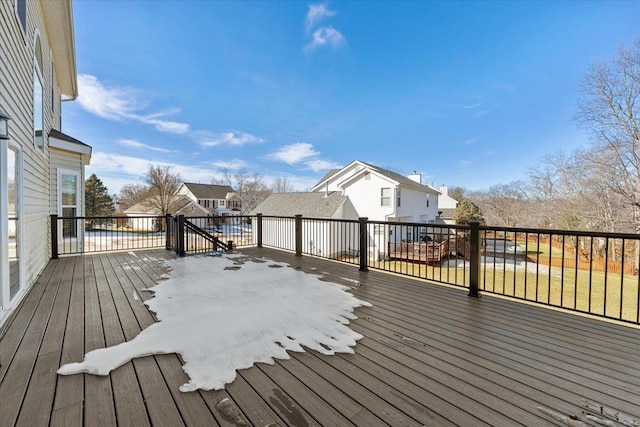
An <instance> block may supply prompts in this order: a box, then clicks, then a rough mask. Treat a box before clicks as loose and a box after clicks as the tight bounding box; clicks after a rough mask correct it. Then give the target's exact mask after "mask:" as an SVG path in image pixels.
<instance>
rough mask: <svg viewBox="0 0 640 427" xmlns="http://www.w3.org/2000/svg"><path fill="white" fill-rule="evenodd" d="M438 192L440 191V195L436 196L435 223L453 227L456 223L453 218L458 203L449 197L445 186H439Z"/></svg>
mask: <svg viewBox="0 0 640 427" xmlns="http://www.w3.org/2000/svg"><path fill="white" fill-rule="evenodd" d="M438 191H440V195H439V196H438V217H437V218H436V220H437V221H436V222H437V223H439V224H449V225H453V224H455V223H456V221H455V219H454V217H455V215H456V208H457V207H458V201H457V200H456V199H454V198H453V197H451V196H449V194H448V190H447V186H446V185H442V186H440V188H439V189H438Z"/></svg>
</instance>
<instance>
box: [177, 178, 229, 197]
mask: <svg viewBox="0 0 640 427" xmlns="http://www.w3.org/2000/svg"><path fill="white" fill-rule="evenodd" d="M183 184H184V186H185V187H187V189H188V190H189V191H191V193H192V194H193V195H194V196H195V197H196V199H218V200H224V199H226V198H227V195H228V194H229V193H235V191H233V188H231V187H230V186H229V185H215V184H196V183H193V182H184V183H183Z"/></svg>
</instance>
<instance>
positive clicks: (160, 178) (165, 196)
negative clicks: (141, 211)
mask: <svg viewBox="0 0 640 427" xmlns="http://www.w3.org/2000/svg"><path fill="white" fill-rule="evenodd" d="M145 180H146V182H147V184H148V185H149V190H148V192H147V197H146V198H145V200H144V202H143V203H144V204H145V205H146V206H147V207H149V208H153V209H154V210H156V211H158V213H159V214H160V215H162V216H164V215H166V214H172V213H174V210H175V207H176V206H175V205H176V199H177V198H176V192H177V191H178V189H179V188H180V184H181V183H182V178H181V177H180V175H179V174H174V173H172V172H171V168H169V166H160V165H155V166H154V165H151V166H149V169H148V170H147V172H146V173H145Z"/></svg>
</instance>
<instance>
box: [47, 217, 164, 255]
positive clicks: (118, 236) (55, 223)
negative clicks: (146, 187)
mask: <svg viewBox="0 0 640 427" xmlns="http://www.w3.org/2000/svg"><path fill="white" fill-rule="evenodd" d="M51 236H52V243H51V256H52V258H57V257H58V255H72V254H82V253H94V252H105V251H123V250H135V249H152V248H162V247H165V245H166V235H165V218H164V217H161V216H157V217H143V216H134V217H58V215H51Z"/></svg>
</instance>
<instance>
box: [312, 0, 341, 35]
mask: <svg viewBox="0 0 640 427" xmlns="http://www.w3.org/2000/svg"><path fill="white" fill-rule="evenodd" d="M335 14H336V12H335V11H334V10H329V9H328V7H327V4H326V3H317V4H311V5H309V11H308V12H307V17H306V19H305V29H306V30H307V32H308V31H311V29H312V28H313V27H315V26H316V24H317V23H318V22H320V21H321V20H322V19H324V18H326V17H328V16H334V15H335Z"/></svg>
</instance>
